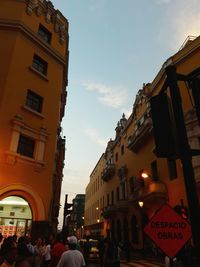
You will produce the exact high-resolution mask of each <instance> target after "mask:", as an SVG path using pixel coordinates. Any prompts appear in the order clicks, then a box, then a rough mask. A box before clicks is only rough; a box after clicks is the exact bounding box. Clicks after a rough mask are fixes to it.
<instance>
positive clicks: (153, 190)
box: [130, 181, 168, 201]
mask: <svg viewBox="0 0 200 267" xmlns="http://www.w3.org/2000/svg"><path fill="white" fill-rule="evenodd" d="M156 198H164V199H166V200H167V198H168V194H167V187H166V185H165V184H164V183H163V182H161V181H151V182H149V183H148V184H147V185H144V186H140V187H139V188H138V189H137V190H135V191H134V193H132V194H131V195H130V200H131V201H138V200H145V199H156Z"/></svg>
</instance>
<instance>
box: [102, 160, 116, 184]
mask: <svg viewBox="0 0 200 267" xmlns="http://www.w3.org/2000/svg"><path fill="white" fill-rule="evenodd" d="M114 174H115V165H114V164H109V165H108V166H107V167H106V168H105V169H104V170H103V172H102V174H101V179H102V180H103V181H105V182H107V181H109V180H110V179H111V178H112V176H113V175H114Z"/></svg>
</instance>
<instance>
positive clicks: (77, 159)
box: [52, 0, 200, 216]
mask: <svg viewBox="0 0 200 267" xmlns="http://www.w3.org/2000/svg"><path fill="white" fill-rule="evenodd" d="M52 1H53V4H54V7H55V8H56V9H59V10H60V11H61V12H62V13H63V15H64V16H65V17H66V18H67V19H68V21H69V37H70V39H69V51H70V56H69V73H68V80H69V85H68V88H67V90H68V99H67V105H66V112H65V118H64V119H63V123H62V125H63V129H64V135H65V136H66V161H65V168H64V180H63V186H62V198H61V204H62V206H63V203H64V195H65V194H68V195H69V197H68V199H69V201H71V200H72V199H73V198H74V197H75V195H76V194H78V193H85V187H86V185H87V184H88V182H89V176H90V173H91V172H92V170H93V168H94V166H95V164H96V163H97V161H98V159H99V157H100V156H101V154H102V153H103V152H104V150H105V148H106V144H107V142H108V140H109V139H110V138H114V135H115V130H114V129H115V127H116V125H117V122H118V120H119V119H120V118H121V116H122V113H123V112H124V113H125V114H126V115H127V116H128V115H129V114H130V112H131V110H132V106H133V103H134V100H135V96H136V93H137V91H138V90H139V89H140V88H142V85H143V83H147V82H151V81H152V80H153V79H154V77H155V76H156V74H157V72H158V71H159V69H160V68H161V66H162V64H163V63H164V61H165V60H166V59H167V58H168V57H170V56H171V55H172V54H174V53H176V52H177V51H178V50H179V48H180V47H181V45H182V44H183V42H184V40H185V39H186V37H187V36H188V35H194V36H198V35H199V32H200V5H199V1H198V0H190V1H188V0H52ZM61 213H62V209H61ZM61 216H62V214H61Z"/></svg>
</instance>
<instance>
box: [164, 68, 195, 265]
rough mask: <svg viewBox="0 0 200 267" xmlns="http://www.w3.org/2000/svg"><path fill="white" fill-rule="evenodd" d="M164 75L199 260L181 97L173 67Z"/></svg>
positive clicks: (193, 187)
mask: <svg viewBox="0 0 200 267" xmlns="http://www.w3.org/2000/svg"><path fill="white" fill-rule="evenodd" d="M166 74H167V82H168V85H169V88H170V95H171V100H172V107H173V112H174V118H175V125H176V130H177V142H178V149H179V153H180V159H181V162H182V168H183V175H184V181H185V189H186V194H187V200H188V208H189V213H190V222H191V229H192V236H193V243H194V248H195V251H196V253H195V254H196V257H197V258H199V255H198V253H199V254H200V209H199V201H198V195H197V189H196V182H195V177H194V171H193V166H192V154H191V149H190V146H189V143H188V138H187V131H186V127H185V122H184V114H183V109H182V103H181V95H180V91H179V88H178V84H177V80H178V79H177V74H176V69H175V67H174V66H169V67H167V68H166ZM198 266H200V265H198Z"/></svg>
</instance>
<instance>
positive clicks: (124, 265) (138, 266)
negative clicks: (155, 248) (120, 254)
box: [120, 255, 165, 267]
mask: <svg viewBox="0 0 200 267" xmlns="http://www.w3.org/2000/svg"><path fill="white" fill-rule="evenodd" d="M120 262H121V264H120V266H121V267H142V266H145V267H164V266H165V264H164V259H159V258H155V257H148V256H142V255H134V256H132V257H131V260H130V261H129V262H127V261H126V260H124V259H122V260H121V261H120Z"/></svg>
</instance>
